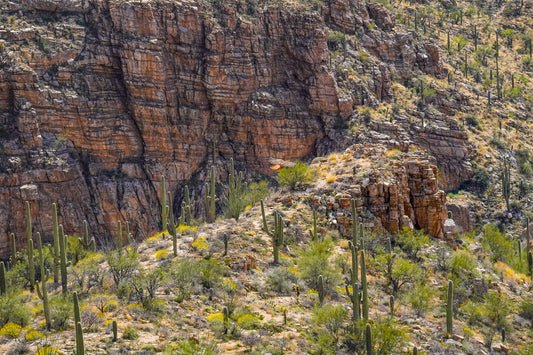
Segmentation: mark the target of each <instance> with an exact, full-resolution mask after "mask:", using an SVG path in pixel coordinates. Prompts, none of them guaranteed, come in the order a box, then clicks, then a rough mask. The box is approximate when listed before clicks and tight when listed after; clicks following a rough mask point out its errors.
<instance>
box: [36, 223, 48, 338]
mask: <svg viewBox="0 0 533 355" xmlns="http://www.w3.org/2000/svg"><path fill="white" fill-rule="evenodd" d="M37 250H38V252H39V267H40V270H41V286H40V287H39V284H36V285H35V288H36V289H37V294H38V295H39V298H40V299H41V300H42V301H43V312H44V319H45V321H46V329H47V330H50V329H52V321H51V317H50V305H49V302H48V289H47V288H46V281H47V279H48V273H47V272H46V271H45V269H44V256H43V245H42V243H41V234H40V233H39V232H37Z"/></svg>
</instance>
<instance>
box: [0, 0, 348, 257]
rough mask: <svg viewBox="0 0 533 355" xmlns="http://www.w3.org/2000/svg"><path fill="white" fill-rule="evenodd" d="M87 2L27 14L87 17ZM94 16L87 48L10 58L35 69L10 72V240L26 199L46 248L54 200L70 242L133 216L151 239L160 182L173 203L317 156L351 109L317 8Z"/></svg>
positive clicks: (5, 223) (96, 5)
mask: <svg viewBox="0 0 533 355" xmlns="http://www.w3.org/2000/svg"><path fill="white" fill-rule="evenodd" d="M82 3H83V2H81V1H79V2H78V1H30V0H27V1H21V2H19V3H18V5H19V6H21V7H24V8H26V9H32V10H34V11H47V12H53V11H80V12H81V11H82V8H79V7H80V6H81V4H82ZM355 4H357V2H355V1H353V2H351V3H350V5H349V6H352V5H355ZM83 11H85V12H86V13H85V15H84V17H79V20H80V21H86V22H85V27H84V28H78V31H77V32H76V33H77V34H80V33H81V34H83V35H82V37H81V38H78V37H76V38H75V40H74V41H71V42H72V44H71V45H69V46H62V43H59V42H58V43H57V44H58V45H57V46H53V45H52V42H50V49H49V52H48V53H43V52H40V51H38V50H35V51H33V52H22V53H18V54H17V53H11V54H9V55H10V56H20V57H17V61H16V62H17V63H25V64H24V65H22V64H16V65H15V64H14V65H12V66H10V67H9V68H8V69H5V70H0V133H1V134H2V137H4V136H5V138H6V139H5V140H4V141H3V153H2V156H0V167H1V169H0V186H1V187H0V201H2V202H1V204H0V215H4V216H7V217H6V218H5V219H3V220H0V240H2V241H5V240H7V239H6V238H7V234H8V233H10V232H16V233H17V235H22V234H23V231H24V213H23V207H24V200H31V201H32V212H34V213H33V215H34V217H33V218H34V222H35V223H34V225H35V227H36V230H41V231H42V232H43V236H44V238H45V239H49V238H50V232H51V229H50V225H51V218H50V212H49V209H50V208H51V207H50V206H51V204H52V202H57V204H58V207H59V215H60V222H61V223H63V224H64V227H65V230H66V232H67V233H79V232H80V230H81V222H82V220H83V219H87V220H88V222H89V226H90V228H91V230H92V232H93V233H95V234H96V235H98V236H100V237H101V238H104V237H105V235H108V236H110V235H112V234H113V230H114V225H115V223H116V221H117V220H119V219H120V220H126V219H127V220H130V221H132V228H133V231H134V232H135V234H136V236H137V237H139V238H143V237H146V236H147V235H149V234H151V233H153V232H154V231H155V230H156V229H157V228H158V225H159V223H160V217H159V207H158V190H159V178H160V176H161V175H163V174H164V175H165V176H166V177H167V183H168V185H169V190H170V192H171V193H173V194H174V193H175V192H176V191H177V190H178V188H179V186H178V185H180V184H181V183H183V182H185V181H187V180H189V179H191V178H192V177H193V174H195V175H194V178H195V179H196V180H195V181H201V180H202V179H204V178H205V173H199V171H200V170H202V169H204V168H205V167H206V166H208V165H211V164H213V163H216V162H218V164H219V165H218V168H217V175H219V176H226V172H225V171H224V168H223V166H224V164H225V161H226V160H227V159H229V157H234V158H235V160H236V162H237V164H238V166H240V167H244V166H246V167H247V168H248V169H251V170H254V171H256V172H261V173H269V172H270V169H269V159H270V158H280V159H285V160H294V159H297V158H302V157H305V156H308V155H311V154H312V153H314V151H315V150H316V149H317V147H318V146H319V145H320V144H321V142H322V141H323V140H328V139H327V134H328V132H333V131H334V130H333V128H332V127H333V126H334V124H335V122H337V120H338V118H339V117H348V116H349V114H350V112H351V110H352V107H351V106H350V107H348V106H346V105H345V106H343V109H345V110H350V112H341V111H340V110H341V106H340V105H339V98H338V93H337V87H336V83H335V80H334V78H333V77H332V75H331V73H330V72H329V71H328V68H327V64H328V60H329V56H328V50H327V36H326V27H325V24H324V22H323V20H322V18H321V17H320V15H319V14H318V13H317V12H309V11H292V10H291V9H285V8H282V7H278V6H274V5H268V6H265V7H263V8H261V9H260V10H258V11H257V12H256V13H254V14H252V16H243V15H242V14H245V13H247V11H248V10H247V8H246V7H245V4H244V3H240V2H228V3H226V2H224V4H223V6H220V7H219V8H217V9H213V8H211V5H210V4H209V3H208V2H205V3H204V2H174V1H162V2H123V1H120V2H115V1H107V0H93V1H89V2H85V5H84V6H83ZM213 14H214V15H213ZM71 16H74V19H75V17H76V16H81V15H76V14H73V15H71ZM72 22H74V20H73V21H72ZM62 25H63V24H62ZM11 33H13V32H12V31H11V32H10V31H8V32H6V36H7V35H10V34H11ZM28 33H31V34H32V36H35V35H36V34H35V31H33V32H28ZM2 36H3V35H2ZM22 39H23V38H22ZM50 41H51V40H50ZM331 141H333V139H331ZM24 185H25V186H24ZM22 186H24V187H22ZM197 186H203V184H197ZM201 189H202V187H196V188H195V191H194V192H196V193H199V192H201V191H200V190H201ZM5 250H6V249H5V248H4V247H3V246H2V245H1V244H0V254H2V253H4V252H5Z"/></svg>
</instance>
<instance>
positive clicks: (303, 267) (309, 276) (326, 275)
mask: <svg viewBox="0 0 533 355" xmlns="http://www.w3.org/2000/svg"><path fill="white" fill-rule="evenodd" d="M332 252H333V242H332V240H331V238H329V237H326V238H324V240H317V241H312V242H311V243H309V245H308V246H307V247H306V248H305V250H303V251H300V252H299V253H298V254H299V257H298V259H297V264H298V267H299V269H300V275H301V277H302V279H304V280H305V281H307V282H308V283H309V286H311V287H312V288H314V289H315V290H316V289H318V283H319V281H318V279H319V276H320V275H322V277H323V280H324V290H325V291H326V293H331V292H332V291H333V288H334V286H335V285H337V284H338V283H339V282H340V279H341V276H340V274H339V272H338V271H337V270H335V269H334V268H333V267H332V266H331V265H330V262H329V258H330V256H331V254H332Z"/></svg>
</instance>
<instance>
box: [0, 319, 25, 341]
mask: <svg viewBox="0 0 533 355" xmlns="http://www.w3.org/2000/svg"><path fill="white" fill-rule="evenodd" d="M21 329H22V327H21V326H20V325H18V324H15V323H11V322H10V323H6V324H4V326H3V327H2V329H0V335H7V336H10V337H11V338H18V337H19V335H20V330H21Z"/></svg>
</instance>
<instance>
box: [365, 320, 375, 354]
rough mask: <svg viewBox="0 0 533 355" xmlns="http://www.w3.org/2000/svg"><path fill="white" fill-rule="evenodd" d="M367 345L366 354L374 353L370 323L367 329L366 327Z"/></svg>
mask: <svg viewBox="0 0 533 355" xmlns="http://www.w3.org/2000/svg"><path fill="white" fill-rule="evenodd" d="M365 347H366V354H367V355H372V354H373V348H372V328H371V327H370V324H367V325H366V329H365Z"/></svg>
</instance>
